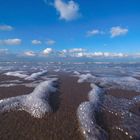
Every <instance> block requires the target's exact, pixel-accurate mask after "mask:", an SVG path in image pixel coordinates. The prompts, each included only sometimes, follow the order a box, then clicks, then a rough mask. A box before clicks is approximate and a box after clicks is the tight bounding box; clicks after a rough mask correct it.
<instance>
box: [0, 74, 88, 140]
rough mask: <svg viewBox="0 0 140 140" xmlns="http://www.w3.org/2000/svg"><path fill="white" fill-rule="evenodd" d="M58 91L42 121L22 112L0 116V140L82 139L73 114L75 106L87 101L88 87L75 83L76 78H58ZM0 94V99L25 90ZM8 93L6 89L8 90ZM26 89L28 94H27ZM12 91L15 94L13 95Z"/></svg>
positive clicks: (53, 95)
mask: <svg viewBox="0 0 140 140" xmlns="http://www.w3.org/2000/svg"><path fill="white" fill-rule="evenodd" d="M59 77H60V80H59V85H61V86H60V89H59V92H58V93H56V94H52V96H51V98H50V103H51V104H52V106H53V109H54V112H53V113H48V114H46V116H45V117H43V118H42V119H35V118H33V117H31V116H30V114H28V113H26V112H24V111H17V112H9V113H1V114H0V140H15V139H17V140H46V139H47V140H83V139H84V138H83V136H82V135H81V132H80V129H79V124H78V120H77V116H76V111H77V108H78V106H79V104H80V103H81V102H83V101H86V100H87V95H88V92H89V91H90V86H89V84H88V83H83V84H78V83H77V78H75V77H70V76H68V75H60V76H59ZM12 88H13V90H14V91H13V92H11V94H6V90H7V92H9V91H8V89H7V88H6V89H5V91H4V89H3V91H4V92H5V93H4V92H2V91H0V94H1V97H2V98H4V95H5V97H8V96H9V97H11V96H15V95H17V94H16V93H21V94H22V93H23V94H25V92H24V90H25V91H26V90H27V88H21V87H20V88H19V87H15V88H14V87H12ZM9 90H10V89H9ZM30 90H32V89H28V92H29V93H30ZM15 91H16V92H15Z"/></svg>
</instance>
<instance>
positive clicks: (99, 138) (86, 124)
mask: <svg viewBox="0 0 140 140" xmlns="http://www.w3.org/2000/svg"><path fill="white" fill-rule="evenodd" d="M91 87H92V90H91V91H90V92H89V95H88V97H89V101H88V102H83V103H81V104H80V105H79V107H78V110H77V116H78V120H79V123H80V126H81V129H82V133H83V135H84V136H85V138H86V139H87V140H106V139H107V133H106V132H105V131H104V130H103V129H102V128H101V127H100V126H99V125H98V124H97V122H96V117H95V116H96V111H97V110H98V108H99V103H100V101H101V100H100V97H101V96H103V94H104V90H102V89H101V88H99V87H98V86H96V85H94V84H91Z"/></svg>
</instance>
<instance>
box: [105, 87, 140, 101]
mask: <svg viewBox="0 0 140 140" xmlns="http://www.w3.org/2000/svg"><path fill="white" fill-rule="evenodd" d="M107 94H108V95H111V96H114V97H116V98H126V99H132V98H133V97H135V96H138V95H140V93H138V92H135V91H128V90H122V89H109V90H107Z"/></svg>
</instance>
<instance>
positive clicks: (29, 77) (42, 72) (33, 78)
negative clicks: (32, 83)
mask: <svg viewBox="0 0 140 140" xmlns="http://www.w3.org/2000/svg"><path fill="white" fill-rule="evenodd" d="M46 73H47V70H44V71H41V72H36V73H33V74H31V75H30V76H28V77H26V78H25V80H35V79H37V78H38V77H39V76H42V75H44V74H46Z"/></svg>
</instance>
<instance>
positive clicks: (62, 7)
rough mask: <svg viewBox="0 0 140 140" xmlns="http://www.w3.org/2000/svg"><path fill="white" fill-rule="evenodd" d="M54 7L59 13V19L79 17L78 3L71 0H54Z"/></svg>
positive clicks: (67, 19)
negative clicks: (66, 0) (65, 0)
mask: <svg viewBox="0 0 140 140" xmlns="http://www.w3.org/2000/svg"><path fill="white" fill-rule="evenodd" d="M54 7H55V8H56V10H57V11H58V12H59V14H60V19H64V20H66V21H70V20H74V19H76V18H78V17H79V15H80V14H79V5H78V4H77V3H76V2H74V1H73V0H70V1H68V2H67V3H66V2H64V1H62V0H55V2H54Z"/></svg>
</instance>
